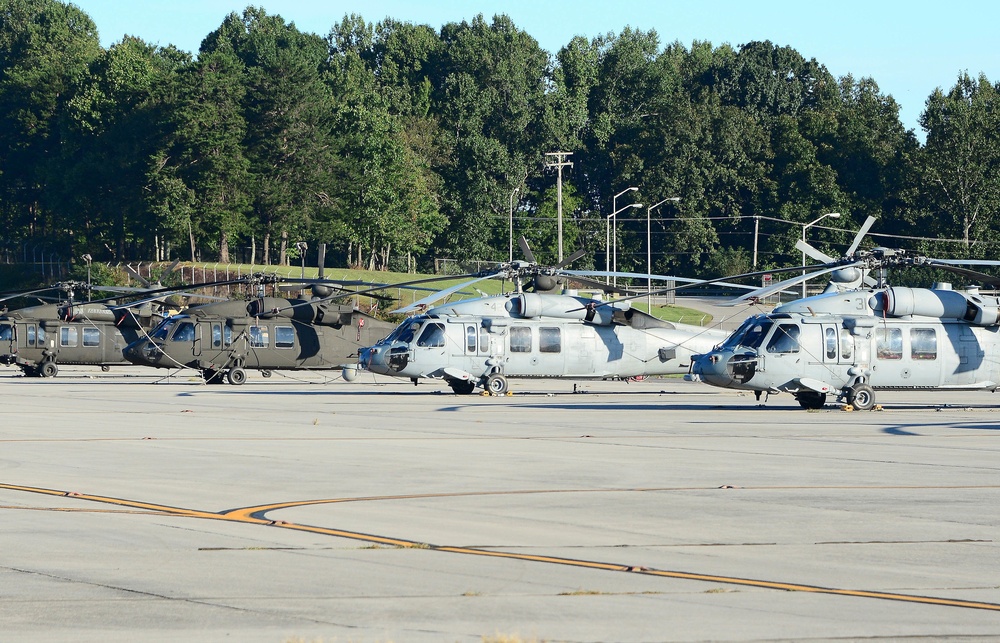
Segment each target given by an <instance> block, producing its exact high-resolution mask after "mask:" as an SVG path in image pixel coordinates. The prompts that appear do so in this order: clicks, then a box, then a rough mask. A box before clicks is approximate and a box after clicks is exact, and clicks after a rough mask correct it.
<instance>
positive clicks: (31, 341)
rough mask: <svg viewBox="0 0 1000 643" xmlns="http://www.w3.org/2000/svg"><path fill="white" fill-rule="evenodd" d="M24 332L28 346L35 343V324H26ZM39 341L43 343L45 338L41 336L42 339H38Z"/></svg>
mask: <svg viewBox="0 0 1000 643" xmlns="http://www.w3.org/2000/svg"><path fill="white" fill-rule="evenodd" d="M26 334H27V336H28V337H27V339H28V346H34V345H35V325H34V324H31V325H29V326H28V328H27V333H26ZM39 343H43V344H44V343H45V338H44V337H42V339H41V340H40V341H39Z"/></svg>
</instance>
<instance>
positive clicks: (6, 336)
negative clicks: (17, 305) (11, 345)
mask: <svg viewBox="0 0 1000 643" xmlns="http://www.w3.org/2000/svg"><path fill="white" fill-rule="evenodd" d="M12 339H14V328H13V327H12V326H11V325H10V324H0V342H9V341H10V340H12Z"/></svg>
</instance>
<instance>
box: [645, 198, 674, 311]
mask: <svg viewBox="0 0 1000 643" xmlns="http://www.w3.org/2000/svg"><path fill="white" fill-rule="evenodd" d="M680 200H681V198H680V197H679V196H671V197H667V198H666V199H663V200H662V201H660V202H659V203H657V204H656V205H651V206H649V207H648V208H646V311H647V312H648V313H650V314H652V313H653V296H652V295H651V294H650V293H651V292H653V236H652V234H651V233H650V220H651V218H652V216H651V213H652V212H653V210H655V209H656V208H658V207H660V206H661V205H663V204H664V203H666V202H667V201H673V202H674V203H677V202H679V201H680Z"/></svg>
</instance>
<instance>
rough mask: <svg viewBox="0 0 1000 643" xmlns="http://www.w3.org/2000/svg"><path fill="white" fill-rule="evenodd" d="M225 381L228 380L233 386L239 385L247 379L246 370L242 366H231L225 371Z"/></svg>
mask: <svg viewBox="0 0 1000 643" xmlns="http://www.w3.org/2000/svg"><path fill="white" fill-rule="evenodd" d="M226 381H228V382H229V383H230V384H232V385H233V386H239V385H240V384H242V383H243V382H245V381H247V372H246V371H244V370H243V369H242V368H239V367H237V368H231V369H229V372H228V373H226Z"/></svg>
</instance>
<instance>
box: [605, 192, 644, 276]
mask: <svg viewBox="0 0 1000 643" xmlns="http://www.w3.org/2000/svg"><path fill="white" fill-rule="evenodd" d="M641 207H642V204H641V203H629V204H628V205H626V206H622V208H621V209H619V210H615V211H614V212H612V213H611V216H610V217H609V218H611V219H614V220H615V221H614V223H612V224H611V225H612V227H613V229H614V232H613V233H612V235H611V238H612V241H611V244H612V245H611V261H612V264H611V270H612V271H613V272H618V213H619V212H624V211H625V210H628V209H629V208H641ZM613 280H614V281H613V282H612V284H613V285H615V286H617V285H618V275H615V276H614V277H613Z"/></svg>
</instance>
